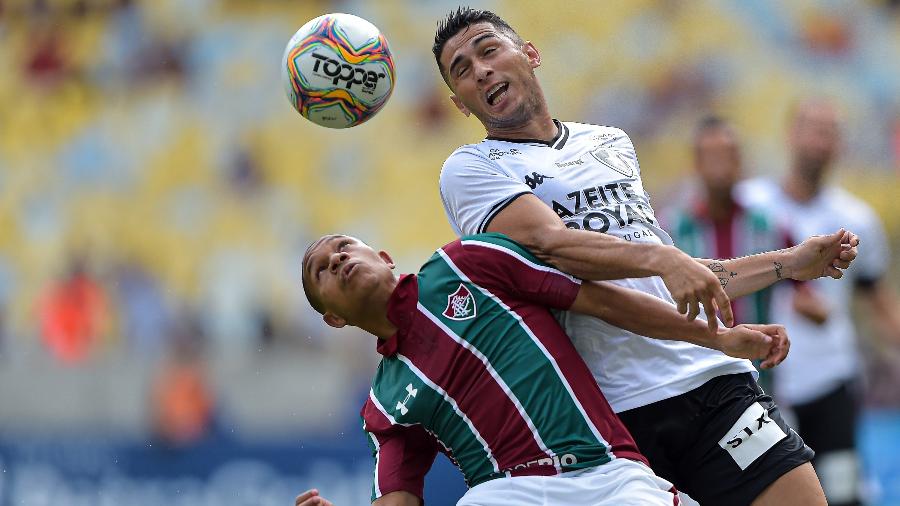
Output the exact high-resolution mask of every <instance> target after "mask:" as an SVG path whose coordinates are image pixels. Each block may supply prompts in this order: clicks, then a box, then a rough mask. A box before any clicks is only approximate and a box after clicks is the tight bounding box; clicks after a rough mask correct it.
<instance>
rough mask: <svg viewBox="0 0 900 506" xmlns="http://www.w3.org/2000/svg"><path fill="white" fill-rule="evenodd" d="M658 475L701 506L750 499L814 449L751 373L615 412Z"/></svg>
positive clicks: (730, 504)
mask: <svg viewBox="0 0 900 506" xmlns="http://www.w3.org/2000/svg"><path fill="white" fill-rule="evenodd" d="M619 417H621V419H622V421H623V422H624V423H625V426H626V427H628V430H629V431H631V435H632V436H633V437H634V440H635V442H637V445H638V448H640V450H641V453H643V454H644V455H645V456H646V457H647V459H648V460H649V461H650V466H651V467H652V468H653V470H654V471H656V474H658V475H659V476H661V477H663V478H665V479H667V480H669V481H671V482H672V483H674V484H675V486H676V487H677V488H678V489H679V490H683V491H685V492H687V493H688V494H689V495H690V496H691V497H692V498H694V499H695V500H697V501H698V502H699V503H700V504H702V505H703V506H715V505H728V506H740V505H749V504H750V503H751V502H753V500H754V499H756V497H757V496H759V494H760V493H762V491H763V490H764V489H765V488H766V487H768V486H769V485H770V484H772V483H773V482H774V481H775V480H777V479H778V478H779V477H780V476H782V475H784V474H786V473H787V472H788V471H790V470H791V469H794V468H795V467H798V466H800V465H801V464H803V463H805V462H809V461H810V460H811V459H812V458H813V456H814V455H815V453H814V452H813V451H812V450H811V449H810V448H809V447H808V446H806V444H804V443H803V440H802V439H801V438H800V436H799V435H798V434H797V433H796V432H794V431H793V430H791V428H790V427H788V425H787V423H785V421H784V420H783V419H782V418H781V414H780V413H779V411H778V407H777V406H776V405H775V402H774V401H773V400H772V398H771V397H770V396H768V395H767V394H766V393H765V392H763V390H762V389H761V388H760V387H759V385H758V384H757V383H756V380H754V379H753V376H752V375H751V374H750V373H745V374H729V375H725V376H719V377H716V378H713V379H711V380H709V381H708V382H706V383H705V384H704V385H702V386H700V387H698V388H695V389H694V390H691V391H690V392H687V393H684V394H681V395H679V396H676V397H672V398H670V399H665V400H662V401H659V402H654V403H653V404H649V405H647V406H642V407H640V408H635V409H631V410H628V411H624V412H622V413H619Z"/></svg>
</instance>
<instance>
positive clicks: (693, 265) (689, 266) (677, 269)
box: [661, 248, 734, 331]
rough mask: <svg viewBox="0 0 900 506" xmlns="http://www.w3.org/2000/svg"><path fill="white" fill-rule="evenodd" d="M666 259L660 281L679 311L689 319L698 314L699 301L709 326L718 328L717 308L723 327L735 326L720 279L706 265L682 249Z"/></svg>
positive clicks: (691, 319)
mask: <svg viewBox="0 0 900 506" xmlns="http://www.w3.org/2000/svg"><path fill="white" fill-rule="evenodd" d="M673 249H674V248H673ZM675 251H677V252H678V254H676V255H673V256H672V257H671V258H669V259H668V260H667V262H666V270H665V271H664V272H663V274H662V275H661V277H662V280H663V283H665V284H666V288H668V289H669V292H670V293H671V294H672V298H673V299H675V304H676V305H677V306H678V312H679V313H682V314H685V313H687V317H688V320H690V321H694V319H695V318H696V317H697V315H698V314H700V304H701V303H702V304H703V309H704V310H705V311H706V317H707V323H708V324H709V329H710V330H712V331H715V330H716V329H717V328H718V327H719V322H718V320H716V311H718V310H719V309H721V310H722V321H724V322H725V325H726V326H729V327H730V326H732V325H734V315H733V314H732V312H731V302H730V300H729V299H728V295H726V294H725V290H724V288H723V287H722V285H721V283H719V278H717V277H716V275H715V274H713V273H712V271H710V270H709V269H708V268H706V267H705V266H703V265H701V264H699V263H698V262H696V261H695V260H694V259H693V258H691V257H690V256H688V255H687V254H685V253H682V252H681V251H678V250H675Z"/></svg>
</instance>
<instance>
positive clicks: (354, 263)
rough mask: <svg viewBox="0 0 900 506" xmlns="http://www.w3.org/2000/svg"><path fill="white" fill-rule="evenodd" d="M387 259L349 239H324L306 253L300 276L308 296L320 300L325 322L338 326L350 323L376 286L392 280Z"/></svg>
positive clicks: (379, 253) (392, 265)
mask: <svg viewBox="0 0 900 506" xmlns="http://www.w3.org/2000/svg"><path fill="white" fill-rule="evenodd" d="M393 268H394V263H393V261H392V260H391V257H390V256H389V255H388V254H387V253H385V252H383V251H381V252H376V251H375V250H373V249H372V248H370V247H369V246H367V245H366V244H365V243H363V242H362V241H360V240H358V239H355V238H353V237H349V236H345V235H338V236H327V237H326V238H324V239H320V240H319V241H318V242H317V243H315V244H314V245H313V246H312V248H311V249H310V250H309V252H307V254H306V258H305V261H304V263H303V276H304V278H305V279H306V283H307V286H308V290H309V292H310V294H311V296H312V297H315V298H316V299H317V300H318V301H320V303H321V305H322V306H323V309H324V313H325V321H326V322H328V323H329V324H330V325H333V326H338V327H341V326H343V325H345V324H347V323H351V324H352V323H354V322H356V321H357V317H358V316H359V315H360V314H363V313H365V312H366V310H368V309H371V308H369V307H367V305H368V304H369V303H370V301H371V300H372V296H373V295H374V294H375V293H377V291H378V288H379V287H380V286H389V285H390V283H391V281H392V280H393V278H394V275H393V273H392V271H391V270H392V269H393Z"/></svg>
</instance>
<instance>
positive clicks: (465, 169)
mask: <svg viewBox="0 0 900 506" xmlns="http://www.w3.org/2000/svg"><path fill="white" fill-rule="evenodd" d="M496 166H497V164H496V163H494V162H493V161H492V160H491V158H490V156H489V155H488V153H487V152H486V151H485V150H484V148H483V147H482V146H480V145H478V144H466V145H465V146H460V147H458V148H456V150H455V151H453V153H451V154H450V156H448V157H447V159H446V160H444V165H443V166H442V167H441V176H440V178H441V181H444V180H446V179H447V178H451V177H454V176H457V175H459V174H461V173H471V172H478V171H484V170H485V169H491V168H495V167H496Z"/></svg>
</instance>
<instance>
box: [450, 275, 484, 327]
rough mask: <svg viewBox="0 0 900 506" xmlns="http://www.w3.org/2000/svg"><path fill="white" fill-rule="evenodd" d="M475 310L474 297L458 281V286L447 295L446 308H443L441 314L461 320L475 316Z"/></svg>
mask: <svg viewBox="0 0 900 506" xmlns="http://www.w3.org/2000/svg"><path fill="white" fill-rule="evenodd" d="M476 311H477V308H476V307H475V297H473V296H472V292H470V291H469V289H468V288H466V286H465V285H463V284H462V283H460V284H459V288H457V289H456V291H455V292H453V293H451V294H450V295H448V296H447V309H444V312H443V315H444V316H446V317H447V318H449V319H451V320H456V321H461V320H468V319H470V318H475V313H476Z"/></svg>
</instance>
